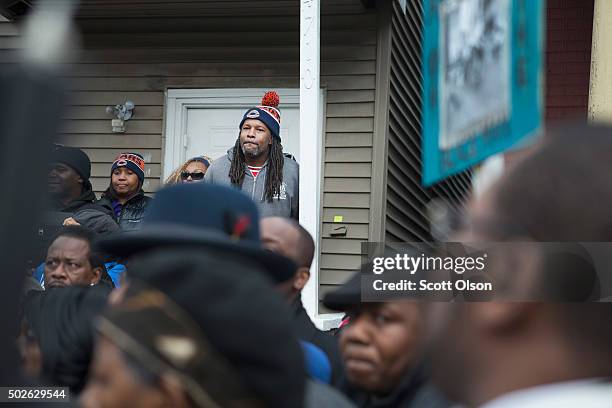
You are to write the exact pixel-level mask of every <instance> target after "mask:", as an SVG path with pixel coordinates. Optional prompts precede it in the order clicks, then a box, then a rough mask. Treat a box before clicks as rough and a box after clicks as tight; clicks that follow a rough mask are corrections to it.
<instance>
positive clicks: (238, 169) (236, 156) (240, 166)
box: [229, 136, 285, 202]
mask: <svg viewBox="0 0 612 408" xmlns="http://www.w3.org/2000/svg"><path fill="white" fill-rule="evenodd" d="M284 163H285V157H284V156H283V146H282V145H281V143H280V141H279V140H278V139H277V138H275V137H273V138H272V144H271V145H270V154H269V155H268V170H267V173H266V189H265V191H264V198H265V199H266V201H268V202H272V199H273V197H274V196H278V195H279V194H280V186H281V183H282V182H283V165H284ZM245 171H246V158H245V157H244V152H243V151H242V148H241V147H240V136H238V140H236V144H235V145H234V153H233V157H232V165H231V167H230V170H229V178H230V181H231V182H232V184H233V185H234V186H238V187H242V182H243V181H244V173H245Z"/></svg>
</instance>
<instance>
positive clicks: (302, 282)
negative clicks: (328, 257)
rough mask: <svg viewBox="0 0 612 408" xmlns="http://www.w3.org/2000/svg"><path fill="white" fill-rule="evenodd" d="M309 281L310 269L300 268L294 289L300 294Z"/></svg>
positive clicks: (294, 282)
mask: <svg viewBox="0 0 612 408" xmlns="http://www.w3.org/2000/svg"><path fill="white" fill-rule="evenodd" d="M308 279H310V269H308V268H306V267H305V266H302V267H300V268H298V270H297V272H296V274H295V279H294V280H293V289H295V290H296V291H298V292H299V291H300V290H302V289H304V286H306V283H308Z"/></svg>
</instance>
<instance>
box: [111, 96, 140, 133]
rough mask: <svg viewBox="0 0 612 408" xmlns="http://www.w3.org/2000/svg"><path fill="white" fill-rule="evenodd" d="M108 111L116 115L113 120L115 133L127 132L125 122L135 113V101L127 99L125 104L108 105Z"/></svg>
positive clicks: (112, 124)
mask: <svg viewBox="0 0 612 408" xmlns="http://www.w3.org/2000/svg"><path fill="white" fill-rule="evenodd" d="M106 113H108V114H112V115H113V116H115V119H112V120H111V126H112V128H113V133H125V122H126V121H128V120H130V119H131V118H132V115H133V114H134V102H132V101H126V102H125V103H124V104H123V105H115V106H107V107H106Z"/></svg>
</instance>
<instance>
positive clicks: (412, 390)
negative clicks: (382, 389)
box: [340, 363, 454, 408]
mask: <svg viewBox="0 0 612 408" xmlns="http://www.w3.org/2000/svg"><path fill="white" fill-rule="evenodd" d="M340 390H341V391H343V392H344V394H345V395H346V396H347V397H349V398H350V399H351V400H352V401H353V402H354V403H355V405H357V407H358V408H450V407H452V406H454V404H453V403H451V402H450V401H448V399H446V397H444V395H442V394H441V393H440V392H439V391H438V390H437V389H436V388H434V387H433V386H432V385H431V383H430V382H429V381H428V376H427V369H426V367H425V365H424V364H423V363H421V364H419V365H418V366H417V368H415V369H413V370H411V371H410V372H409V373H406V375H405V376H404V378H403V379H402V380H401V381H400V383H399V384H398V386H397V387H395V389H393V390H392V391H391V392H390V393H389V394H388V395H385V396H377V395H374V394H372V393H370V392H367V391H365V390H362V389H359V388H356V387H355V386H353V385H352V384H350V383H349V382H348V381H347V379H346V378H344V381H343V384H341V385H340Z"/></svg>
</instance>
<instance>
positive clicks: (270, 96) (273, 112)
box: [238, 91, 281, 141]
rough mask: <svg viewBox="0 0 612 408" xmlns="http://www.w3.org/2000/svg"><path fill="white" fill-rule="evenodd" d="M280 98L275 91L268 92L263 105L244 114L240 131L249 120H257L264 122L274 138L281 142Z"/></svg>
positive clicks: (262, 102)
mask: <svg viewBox="0 0 612 408" xmlns="http://www.w3.org/2000/svg"><path fill="white" fill-rule="evenodd" d="M279 103H280V98H279V97H278V94H277V93H276V92H274V91H271V92H266V94H265V95H264V97H263V98H262V100H261V105H259V106H255V107H253V108H250V109H249V110H247V111H246V112H245V113H244V116H243V117H242V120H241V121H240V125H239V126H238V128H239V129H242V125H243V124H244V122H245V121H246V120H247V119H257V120H259V121H261V122H263V123H264V124H265V125H266V126H267V127H268V129H270V133H272V136H273V137H275V138H277V139H278V140H279V141H280V119H281V118H280V111H279V110H278V105H279Z"/></svg>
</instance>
